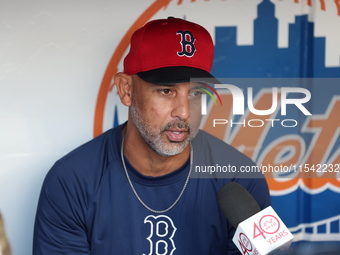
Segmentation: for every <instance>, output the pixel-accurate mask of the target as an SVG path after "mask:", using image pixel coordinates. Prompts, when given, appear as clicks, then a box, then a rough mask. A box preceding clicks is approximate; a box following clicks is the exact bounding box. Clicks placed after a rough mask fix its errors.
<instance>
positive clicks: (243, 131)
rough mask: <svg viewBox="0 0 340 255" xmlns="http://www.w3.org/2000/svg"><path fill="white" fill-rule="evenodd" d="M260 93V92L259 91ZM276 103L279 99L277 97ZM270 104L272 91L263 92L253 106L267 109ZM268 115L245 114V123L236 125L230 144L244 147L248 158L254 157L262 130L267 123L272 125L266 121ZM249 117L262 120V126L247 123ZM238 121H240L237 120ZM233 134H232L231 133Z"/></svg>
mask: <svg viewBox="0 0 340 255" xmlns="http://www.w3.org/2000/svg"><path fill="white" fill-rule="evenodd" d="M260 93H261V92H260ZM278 98H280V93H278ZM277 101H278V104H279V103H280V100H279V99H278V100H277ZM271 106H272V93H263V94H262V95H261V97H260V99H259V100H258V101H257V102H256V103H255V105H254V108H255V109H257V110H267V109H270V108H271ZM270 118H271V117H270V115H263V116H260V115H255V114H253V113H250V112H249V114H248V115H245V123H246V125H245V126H243V125H240V124H238V125H237V128H236V130H233V132H237V133H236V135H235V136H234V137H233V138H232V140H231V141H230V144H231V145H232V146H233V147H235V148H244V150H242V152H243V153H244V154H245V155H247V156H248V157H250V158H253V157H255V156H256V155H255V153H256V147H257V146H259V142H260V140H261V138H262V136H263V132H264V131H265V130H266V129H267V127H268V125H272V124H271V122H269V121H266V119H270ZM251 119H258V120H262V121H263V123H264V125H263V126H262V127H251V126H250V125H248V121H249V120H251ZM239 122H240V121H239ZM232 135H234V134H232Z"/></svg>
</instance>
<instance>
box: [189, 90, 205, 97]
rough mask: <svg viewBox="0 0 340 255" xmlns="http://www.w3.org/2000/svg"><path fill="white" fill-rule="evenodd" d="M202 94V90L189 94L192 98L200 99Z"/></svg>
mask: <svg viewBox="0 0 340 255" xmlns="http://www.w3.org/2000/svg"><path fill="white" fill-rule="evenodd" d="M202 94H204V92H203V91H202V90H195V91H192V92H191V96H193V97H201V95H202Z"/></svg>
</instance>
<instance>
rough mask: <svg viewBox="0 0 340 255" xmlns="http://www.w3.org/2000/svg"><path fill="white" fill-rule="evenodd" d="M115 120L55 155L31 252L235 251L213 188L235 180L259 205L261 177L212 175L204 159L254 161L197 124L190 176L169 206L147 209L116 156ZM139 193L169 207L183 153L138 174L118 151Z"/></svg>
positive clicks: (265, 196)
mask: <svg viewBox="0 0 340 255" xmlns="http://www.w3.org/2000/svg"><path fill="white" fill-rule="evenodd" d="M121 140H122V126H119V127H117V128H114V129H111V130H109V131H107V132H105V133H104V134H102V135H100V136H99V137H97V138H95V139H93V140H91V141H90V142H88V143H86V144H84V145H82V146H80V147H79V148H77V149H76V150H74V151H72V152H71V153H69V154H68V155H66V156H65V157H63V158H62V159H60V160H59V161H57V162H56V163H55V165H54V166H53V167H52V169H51V170H50V171H49V172H48V174H47V176H46V178H45V181H44V184H43V187H42V191H41V194H40V199H39V204H38V209H37V214H36V221H35V229H34V242H33V255H55V254H67V255H71V254H72V255H75V254H79V255H80V254H91V255H113V254H119V255H122V254H124V255H126V254H136V255H143V254H152V255H153V254H164V255H168V254H172V255H183V254H185V255H188V254H204V255H207V254H214V255H217V254H239V252H238V250H237V248H236V247H235V245H234V244H233V243H232V241H231V239H232V237H233V234H234V231H235V229H234V228H233V227H232V226H231V225H230V224H229V223H228V221H227V220H226V218H225V216H224V215H223V213H222V211H221V210H220V208H219V205H218V202H217V197H216V195H217V192H218V191H219V189H220V188H222V187H223V185H225V184H226V183H228V182H230V181H235V182H238V183H240V184H241V185H242V186H244V187H245V188H246V189H247V190H248V191H249V192H250V193H251V194H252V195H253V197H254V198H255V199H256V201H257V202H258V204H259V205H260V207H261V208H265V207H267V206H269V205H270V196H269V192H268V187H267V183H266V181H265V179H264V178H263V177H262V176H261V175H260V174H259V175H256V176H252V177H255V178H244V177H245V176H240V175H238V174H236V173H225V172H224V173H222V174H221V175H214V174H210V173H204V174H203V173H199V171H202V172H203V169H206V168H204V167H203V166H215V167H216V166H219V167H222V166H226V165H232V166H235V167H236V168H238V169H239V168H240V167H241V166H246V165H254V163H253V162H252V161H251V160H250V159H249V158H248V157H246V156H244V155H243V154H241V153H240V152H239V151H237V150H236V149H234V148H233V147H231V146H230V145H227V144H226V143H224V142H223V141H220V140H219V139H217V138H215V137H213V136H211V135H209V134H207V133H206V132H204V131H199V133H198V135H197V136H196V137H195V139H194V140H193V141H192V145H193V151H194V154H193V155H194V156H193V166H192V173H193V174H192V177H191V178H190V179H189V182H188V184H187V187H186V189H185V191H184V193H183V195H182V197H181V198H180V200H179V201H178V203H177V204H176V205H175V206H174V207H173V208H172V209H170V210H169V211H167V212H164V213H154V212H152V211H150V210H148V209H146V208H145V207H144V206H143V205H142V204H141V203H140V201H139V200H138V199H137V197H136V195H135V194H134V192H133V190H132V188H131V187H130V184H129V182H128V180H127V177H126V174H125V172H124V168H123V165H122V160H121V156H120V149H121ZM125 162H126V167H127V169H128V172H129V175H130V178H131V181H132V183H133V186H134V187H135V189H136V191H137V193H138V195H139V196H140V198H141V199H142V201H143V202H144V203H145V204H146V205H148V206H149V207H151V208H152V209H154V210H159V211H161V210H164V209H166V208H168V207H170V206H171V205H172V204H173V203H174V201H175V200H176V199H177V197H178V196H179V194H180V192H181V190H182V188H183V185H184V183H185V181H186V179H187V176H188V173H189V168H190V160H188V161H187V162H186V163H185V164H184V165H183V166H182V167H181V168H180V169H177V170H176V171H174V172H172V173H170V174H167V175H164V176H160V177H149V176H144V175H142V174H140V173H139V172H138V171H137V170H136V169H134V168H133V167H132V166H131V164H130V163H129V162H128V161H127V159H125Z"/></svg>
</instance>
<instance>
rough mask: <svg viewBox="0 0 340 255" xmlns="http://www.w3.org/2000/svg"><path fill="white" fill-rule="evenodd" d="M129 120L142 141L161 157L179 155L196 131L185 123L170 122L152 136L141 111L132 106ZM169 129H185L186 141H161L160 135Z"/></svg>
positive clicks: (179, 121)
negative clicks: (187, 133) (186, 131)
mask: <svg viewBox="0 0 340 255" xmlns="http://www.w3.org/2000/svg"><path fill="white" fill-rule="evenodd" d="M130 110H131V119H132V122H133V123H134V125H135V126H136V127H137V129H138V131H139V132H140V134H141V135H142V137H143V139H144V141H145V142H146V143H147V144H148V145H149V146H150V147H151V148H152V149H153V150H154V151H155V152H157V153H158V154H159V155H161V156H174V155H177V154H179V153H181V152H182V151H183V150H184V148H185V147H186V146H187V145H188V144H189V142H190V141H191V140H192V139H193V138H194V137H195V136H196V134H197V133H198V129H197V130H195V131H193V129H192V128H191V126H190V125H189V124H188V123H187V122H186V121H181V120H178V121H172V122H169V123H168V124H167V125H166V126H165V127H163V128H162V130H160V132H159V133H157V134H154V133H151V132H150V131H151V130H152V128H151V126H150V125H149V123H148V122H147V121H146V120H145V119H144V117H143V115H142V113H141V111H140V110H139V108H138V107H135V106H134V104H133V105H131V106H130ZM170 127H178V128H183V127H185V128H187V129H188V130H189V137H188V139H186V140H184V141H183V142H171V141H168V142H167V141H164V140H162V133H163V132H164V131H165V130H167V129H169V128H170Z"/></svg>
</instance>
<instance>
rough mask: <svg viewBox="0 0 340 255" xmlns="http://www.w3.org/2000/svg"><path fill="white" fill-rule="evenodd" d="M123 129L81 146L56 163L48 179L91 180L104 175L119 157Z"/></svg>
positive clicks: (112, 131)
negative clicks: (119, 144)
mask: <svg viewBox="0 0 340 255" xmlns="http://www.w3.org/2000/svg"><path fill="white" fill-rule="evenodd" d="M119 130H121V128H119V127H117V128H113V129H110V130H108V131H106V132H104V133H103V134H101V135H99V136H97V137H95V138H93V139H91V140H90V141H88V142H86V143H84V144H82V145H80V146H79V147H77V148H76V149H74V150H72V151H71V152H69V153H67V154H66V155H65V156H63V157H62V158H60V159H59V160H57V161H56V162H55V164H54V165H53V166H52V168H51V169H50V171H49V173H48V176H47V178H51V177H54V178H52V179H55V178H57V179H67V178H69V179H71V178H76V179H79V178H81V179H91V178H94V177H95V176H96V175H98V176H101V175H103V173H104V171H105V169H107V167H108V165H109V164H110V163H111V162H112V161H114V160H115V159H117V157H118V156H119V153H118V150H119V146H118V145H117V143H119V140H120V139H121V136H120V135H118V134H120V132H119Z"/></svg>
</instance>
